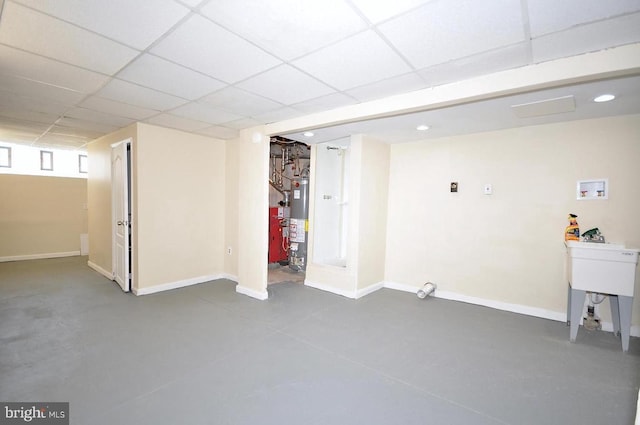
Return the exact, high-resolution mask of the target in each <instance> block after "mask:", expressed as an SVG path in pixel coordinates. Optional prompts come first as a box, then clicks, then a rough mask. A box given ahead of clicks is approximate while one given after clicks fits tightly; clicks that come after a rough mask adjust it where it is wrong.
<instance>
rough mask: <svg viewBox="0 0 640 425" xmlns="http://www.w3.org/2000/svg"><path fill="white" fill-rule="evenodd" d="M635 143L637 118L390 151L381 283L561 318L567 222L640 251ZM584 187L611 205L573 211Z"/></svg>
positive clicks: (637, 306)
mask: <svg viewBox="0 0 640 425" xmlns="http://www.w3.org/2000/svg"><path fill="white" fill-rule="evenodd" d="M639 139H640V116H638V115H634V116H624V117H616V118H604V119H597V120H586V121H574V122H567V123H560V124H552V125H544V126H535V127H523V128H519V129H512V130H506V131H496V132H487V133H481V134H472V135H467V136H460V137H452V138H446V139H439V140H434V141H424V142H417V143H407V144H398V145H392V147H391V168H390V181H389V217H388V227H387V256H386V271H385V273H386V280H387V281H390V282H395V283H400V284H405V285H411V286H413V287H415V288H416V289H417V288H418V287H419V286H420V285H421V284H423V283H424V282H426V281H433V282H435V283H437V284H438V290H442V291H450V292H454V293H457V294H462V295H465V296H469V297H477V298H481V299H488V300H495V301H498V302H503V303H510V304H517V305H522V306H528V307H531V308H537V309H541V310H543V311H549V312H559V313H564V312H565V311H566V293H567V283H566V281H565V276H564V258H565V257H564V256H565V247H564V243H563V242H564V239H563V232H564V228H565V226H566V225H567V220H566V217H567V214H568V213H575V214H577V215H578V216H579V218H578V222H579V224H580V227H581V229H582V230H583V231H584V230H587V229H589V228H591V227H599V228H600V229H601V231H602V232H603V234H604V235H605V236H606V237H607V240H608V241H610V242H624V243H626V244H627V246H629V247H640V227H638V226H637V225H636V224H634V223H636V222H637V220H638V217H639V216H640V214H639V213H640V196H639V195H640V190H639V189H638V182H639V181H640V167H639V166H638V162H639V160H640V144H639V143H638V140H639ZM589 178H608V179H609V184H610V194H609V199H608V200H600V201H577V200H576V181H577V180H580V179H589ZM452 181H457V182H459V192H458V193H450V192H449V184H450V182H452ZM486 183H490V184H492V185H493V195H484V194H483V185H484V184H486ZM639 295H640V285H638V284H637V283H636V297H635V302H634V313H633V323H634V324H635V325H637V324H640V297H639ZM602 316H603V319H604V320H610V319H609V317H610V316H609V312H608V305H603V306H602Z"/></svg>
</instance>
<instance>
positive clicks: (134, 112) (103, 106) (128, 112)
mask: <svg viewBox="0 0 640 425" xmlns="http://www.w3.org/2000/svg"><path fill="white" fill-rule="evenodd" d="M79 106H82V107H84V108H88V109H93V110H94V111H100V112H104V113H107V114H111V115H117V116H119V117H125V118H131V119H134V120H143V119H145V118H149V117H151V116H153V115H157V114H158V111H156V110H153V109H148V108H141V107H139V106H133V105H128V104H126V103H122V102H117V101H115V100H111V99H105V98H102V97H98V96H91V97H89V98H87V99H86V100H84V101H83V102H82V103H81V104H80V105H79Z"/></svg>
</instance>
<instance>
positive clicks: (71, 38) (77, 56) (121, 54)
mask: <svg viewBox="0 0 640 425" xmlns="http://www.w3.org/2000/svg"><path fill="white" fill-rule="evenodd" d="M0 43H4V44H7V45H10V46H13V47H18V48H20V49H23V50H27V51H30V52H33V53H37V54H39V55H42V56H46V57H49V58H53V59H57V60H59V61H61V62H66V63H69V64H72V65H77V66H80V67H83V68H87V69H90V70H93V71H98V72H102V73H105V74H113V73H115V72H116V71H118V70H119V69H120V68H122V67H123V66H125V65H126V64H127V63H128V62H130V61H131V60H132V59H133V58H134V57H136V56H137V55H138V53H139V52H138V51H136V50H134V49H131V48H129V47H126V46H123V45H122V44H119V43H116V42H114V41H111V40H108V39H106V38H104V37H102V36H100V35H97V34H94V33H92V32H89V31H87V30H84V29H82V28H78V27H76V26H74V25H71V24H68V23H66V22H63V21H60V20H58V19H55V18H52V17H50V16H47V15H44V14H42V13H40V12H36V11H34V10H32V9H28V8H26V7H24V6H21V5H18V4H16V3H12V2H7V3H5V5H4V10H3V12H2V25H0Z"/></svg>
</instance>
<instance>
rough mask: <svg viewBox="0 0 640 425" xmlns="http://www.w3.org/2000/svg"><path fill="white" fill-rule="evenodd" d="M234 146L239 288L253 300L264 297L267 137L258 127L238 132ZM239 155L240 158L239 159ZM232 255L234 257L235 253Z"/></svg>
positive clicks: (265, 275) (265, 295) (267, 170)
mask: <svg viewBox="0 0 640 425" xmlns="http://www.w3.org/2000/svg"><path fill="white" fill-rule="evenodd" d="M228 143H236V145H237V149H238V152H239V154H238V155H237V158H238V161H237V162H236V164H229V166H237V168H238V194H237V196H238V209H237V223H238V236H237V237H238V243H237V249H235V250H234V252H237V255H238V257H237V258H238V260H237V261H238V263H237V264H238V265H237V267H238V288H237V290H238V291H239V292H242V293H245V294H247V295H250V296H253V297H255V298H263V299H264V298H267V255H268V242H269V236H268V229H269V214H268V208H269V187H268V186H269V138H268V137H265V136H264V134H263V133H262V129H261V128H260V127H255V128H252V129H249V130H243V131H241V132H240V137H239V138H238V139H237V140H234V141H231V142H228ZM240 153H241V156H240ZM234 255H235V254H234Z"/></svg>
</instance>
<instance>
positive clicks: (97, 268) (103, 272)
mask: <svg viewBox="0 0 640 425" xmlns="http://www.w3.org/2000/svg"><path fill="white" fill-rule="evenodd" d="M87 266H89V267H91V268H92V269H93V270H95V271H97V272H98V273H100V274H101V275H102V276H104V277H106V278H107V279H109V280H113V273H112V272H109V271H106V270H105V269H103V268H102V267H100V266H99V265H97V264H96V263H94V262H92V261H87Z"/></svg>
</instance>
